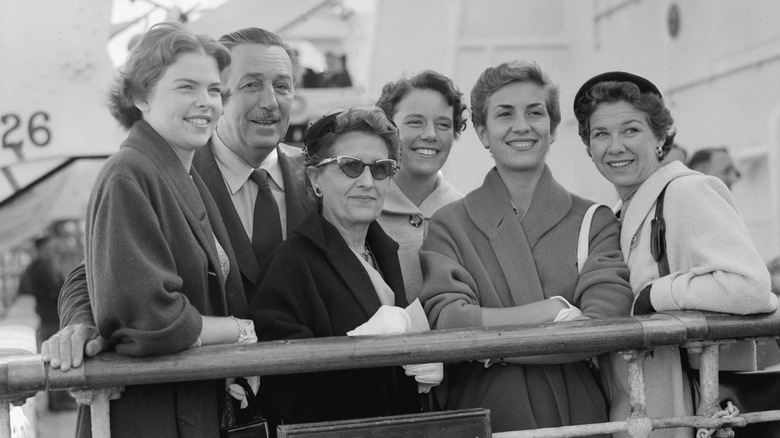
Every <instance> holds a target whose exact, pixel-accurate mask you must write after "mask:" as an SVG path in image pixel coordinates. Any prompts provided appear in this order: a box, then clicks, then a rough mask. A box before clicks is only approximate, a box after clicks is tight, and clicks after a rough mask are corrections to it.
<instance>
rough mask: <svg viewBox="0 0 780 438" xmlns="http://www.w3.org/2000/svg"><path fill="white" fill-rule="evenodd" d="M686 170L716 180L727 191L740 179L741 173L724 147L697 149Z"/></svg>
mask: <svg viewBox="0 0 780 438" xmlns="http://www.w3.org/2000/svg"><path fill="white" fill-rule="evenodd" d="M688 168H690V169H692V170H695V171H697V172H701V173H703V174H705V175H710V176H714V177H715V178H718V179H719V180H721V181H723V184H726V187H728V188H729V190H731V188H732V186H734V184H735V183H736V182H737V181H739V179H740V178H742V173H740V171H739V169H737V166H736V164H734V159H733V158H731V154H729V151H728V149H726V148H725V147H716V148H704V149H699V150H698V151H696V152H694V154H693V155H692V156H691V159H690V161H688Z"/></svg>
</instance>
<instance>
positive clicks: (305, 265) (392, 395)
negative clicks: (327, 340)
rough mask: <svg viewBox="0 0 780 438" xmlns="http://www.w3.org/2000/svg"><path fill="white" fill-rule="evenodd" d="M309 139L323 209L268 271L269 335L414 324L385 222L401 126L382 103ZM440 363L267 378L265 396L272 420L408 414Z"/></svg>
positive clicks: (328, 119) (391, 329) (255, 314)
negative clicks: (383, 216) (382, 222)
mask: <svg viewBox="0 0 780 438" xmlns="http://www.w3.org/2000/svg"><path fill="white" fill-rule="evenodd" d="M304 144H305V149H304V155H305V157H306V161H305V163H304V165H305V166H306V175H307V177H308V179H307V182H306V187H307V189H309V190H310V191H311V193H312V194H313V196H314V197H315V198H316V200H317V210H316V211H313V212H311V213H310V214H309V216H308V217H307V218H306V219H305V220H304V222H303V223H302V224H301V225H300V226H299V227H298V228H296V229H295V231H294V233H293V235H292V236H290V238H288V239H287V240H285V241H284V242H283V243H282V244H281V245H280V246H279V247H278V248H277V249H276V251H274V253H273V254H272V256H271V260H270V261H269V263H268V264H266V265H265V267H264V269H263V272H262V274H261V275H262V278H263V281H262V282H261V283H260V286H259V288H258V290H257V292H256V294H255V296H254V299H253V301H252V303H251V308H250V314H251V316H252V319H253V320H254V321H255V324H257V330H258V333H259V335H260V338H261V339H262V340H265V341H271V340H278V339H308V338H322V337H329V336H344V335H350V336H358V335H382V334H394V333H406V332H409V331H412V329H413V326H412V322H411V320H410V317H409V315H408V314H407V313H406V311H405V310H404V308H405V307H406V306H407V304H408V303H407V301H406V295H405V293H404V282H403V277H402V272H401V266H400V264H399V262H398V254H397V251H398V244H396V243H395V242H394V241H393V240H392V239H391V238H390V237H389V236H388V235H387V234H385V232H384V231H383V230H382V227H381V226H380V225H379V224H378V223H377V221H376V219H377V218H378V217H379V215H380V214H381V212H382V205H383V203H384V199H385V196H386V195H387V192H388V190H389V188H390V182H391V179H392V177H393V174H394V173H395V170H396V167H397V160H398V155H399V150H398V149H399V140H398V131H397V129H396V128H395V126H394V125H393V124H392V123H391V122H390V121H389V120H388V119H387V117H386V116H385V114H384V112H382V110H380V109H378V108H352V109H349V110H346V111H343V112H339V113H335V114H331V115H328V116H325V117H323V118H322V119H320V120H318V121H317V122H315V123H314V124H313V125H312V126H311V127H309V129H308V130H307V131H306V135H305V136H304ZM423 319H424V318H423ZM441 370H442V365H441V364H422V365H405V366H403V367H398V366H391V367H379V368H363V369H347V370H335V371H325V372H314V373H303V374H290V375H278V376H264V377H263V384H262V390H261V391H260V398H261V399H262V400H263V412H264V414H265V415H266V416H267V417H268V418H269V420H270V421H271V422H272V424H290V423H303V422H312V421H333V420H344V419H353V418H366V417H375V416H385V415H398V414H408V413H414V412H419V411H420V409H421V406H420V401H419V398H418V391H420V392H428V391H429V390H430V388H431V387H432V386H435V385H436V384H438V383H439V381H441V378H442V375H441V372H442V371H441ZM415 380H417V384H416V385H415Z"/></svg>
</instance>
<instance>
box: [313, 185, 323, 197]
mask: <svg viewBox="0 0 780 438" xmlns="http://www.w3.org/2000/svg"><path fill="white" fill-rule="evenodd" d="M314 194H315V195H316V196H317V197H318V198H322V189H321V188H319V187H314Z"/></svg>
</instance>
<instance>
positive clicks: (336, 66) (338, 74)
mask: <svg viewBox="0 0 780 438" xmlns="http://www.w3.org/2000/svg"><path fill="white" fill-rule="evenodd" d="M325 63H326V64H327V66H326V68H325V71H324V72H322V75H321V77H320V86H321V87H330V88H342V87H351V86H352V77H351V76H350V75H349V71H348V70H347V55H344V54H341V55H337V54H335V53H333V52H328V53H326V54H325Z"/></svg>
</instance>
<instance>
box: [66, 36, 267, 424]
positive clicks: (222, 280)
mask: <svg viewBox="0 0 780 438" xmlns="http://www.w3.org/2000/svg"><path fill="white" fill-rule="evenodd" d="M229 63H230V55H229V53H228V52H227V50H226V49H225V48H224V47H222V46H221V45H220V44H218V43H217V42H216V41H214V40H213V39H212V38H210V37H208V36H196V35H194V34H192V33H191V32H190V31H189V30H187V29H186V28H185V27H184V26H182V25H180V24H178V23H163V24H159V25H156V26H154V27H152V28H151V29H150V30H149V31H148V32H147V33H146V34H145V35H144V36H143V37H142V38H141V41H140V42H139V43H138V45H137V46H136V47H135V48H134V49H133V51H132V52H131V53H130V55H129V57H128V60H127V63H126V64H125V67H124V69H123V71H122V75H121V77H120V80H119V82H118V84H117V86H116V87H115V89H114V90H113V91H112V94H111V110H112V113H113V115H114V117H115V118H116V119H117V120H118V121H119V122H120V123H121V124H122V125H123V126H124V127H125V128H127V129H128V130H129V135H128V138H127V140H125V141H124V143H122V146H121V147H120V149H119V151H118V152H117V153H116V154H114V155H113V156H112V157H111V158H109V159H108V161H106V163H105V165H104V166H103V168H102V169H101V171H100V173H99V175H98V176H97V179H96V181H95V185H94V187H93V189H92V194H91V196H90V200H89V206H88V210H87V221H86V222H87V223H86V227H87V230H86V263H85V266H86V273H87V282H88V286H89V298H90V304H91V306H92V311H93V314H94V317H95V322H96V324H97V327H98V329H99V330H100V334H101V335H102V336H103V337H105V338H106V339H108V340H109V342H110V344H111V345H112V347H113V348H114V349H115V350H116V352H117V353H119V354H125V355H128V356H151V355H160V354H170V353H176V352H179V351H182V350H184V349H186V348H189V347H192V346H199V345H201V344H226V343H234V342H237V341H245V342H252V338H253V337H254V329H253V328H252V324H251V321H249V320H240V319H236V318H234V317H229V316H228V315H235V316H237V317H239V318H243V317H245V315H246V308H247V305H246V299H245V298H244V294H243V289H242V286H241V278H240V276H239V274H238V270H237V269H231V266H237V263H236V260H235V257H234V255H233V253H232V251H231V249H230V244H229V240H228V236H227V232H226V230H225V227H224V225H223V224H222V220H221V219H220V216H219V213H218V211H217V207H216V205H215V203H214V200H213V199H212V198H211V196H210V195H209V192H208V190H207V189H206V186H205V185H204V184H203V181H202V180H201V179H200V177H199V176H198V174H197V172H196V171H195V170H194V169H192V168H191V163H192V156H193V154H194V153H195V150H196V149H197V148H199V147H202V146H204V145H205V144H206V142H207V141H208V140H209V138H210V137H211V135H212V133H213V132H214V126H215V125H216V122H217V119H218V118H219V115H220V114H221V113H222V96H221V85H220V76H219V75H220V72H221V71H222V69H224V68H225V67H226V66H227V65H228V64H229ZM254 339H255V340H256V338H254ZM224 391H225V381H224V380H211V381H202V382H184V383H169V384H158V385H138V386H128V387H127V388H125V390H124V392H122V394H121V397H120V398H119V399H118V400H114V401H112V402H111V436H112V437H204V438H206V437H214V436H217V435H218V429H219V421H220V418H219V412H218V401H219V400H220V394H221V395H222V397H224V394H225V392H224ZM82 418H83V419H84V422H81V423H80V426H79V435H83V436H89V435H90V433H89V432H90V431H89V427H88V422H86V418H85V417H84V416H82Z"/></svg>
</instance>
